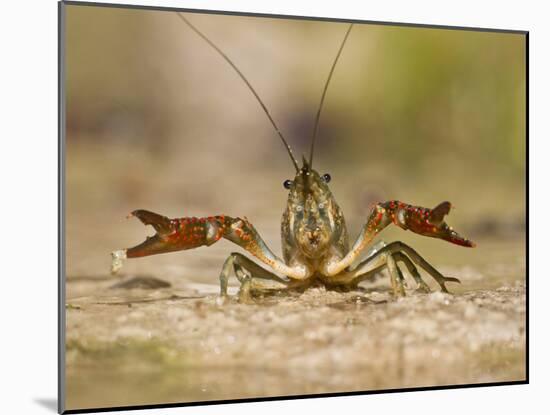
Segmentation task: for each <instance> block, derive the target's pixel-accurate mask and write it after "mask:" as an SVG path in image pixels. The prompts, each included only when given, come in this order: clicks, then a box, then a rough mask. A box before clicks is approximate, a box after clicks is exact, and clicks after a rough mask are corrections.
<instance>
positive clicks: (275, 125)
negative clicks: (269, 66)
mask: <svg viewBox="0 0 550 415" xmlns="http://www.w3.org/2000/svg"><path fill="white" fill-rule="evenodd" d="M177 14H178V16H179V17H180V19H181V20H183V21H184V22H185V23H186V24H187V26H189V27H190V28H191V30H193V31H194V32H195V33H196V34H197V35H199V36H200V37H202V38H203V39H204V40H205V41H206V43H208V44H209V45H210V46H212V48H214V50H215V51H216V52H218V53H219V54H220V55H221V56H222V58H224V59H225V60H226V61H227V63H228V64H229V65H231V67H232V68H233V69H234V70H235V72H237V74H238V75H239V76H240V77H241V79H242V80H243V81H244V83H245V84H246V86H248V88H249V89H250V91H252V93H253V94H254V96H255V97H256V99H257V100H258V102H259V103H260V105H261V106H262V108H263V110H264V112H265V114H266V115H267V118H269V121H271V124H272V125H273V128H275V131H276V132H277V134H279V137H281V140H282V142H283V144H284V145H285V147H286V151H288V155H289V156H290V159H291V160H292V163H293V164H294V168H295V169H296V171H299V170H300V168H299V167H298V162H297V161H296V159H295V158H294V155H293V154H292V149H291V148H290V146H289V145H288V143H287V142H286V140H285V138H284V137H283V134H282V133H281V131H280V130H279V127H277V124H275V121H273V118H272V117H271V114H269V111H268V110H267V107H266V106H265V104H264V103H263V101H262V100H261V98H260V96H259V95H258V93H257V92H256V90H255V89H254V88H253V87H252V85H250V82H248V79H246V77H245V76H244V75H243V73H242V72H241V71H240V70H239V68H237V66H235V64H234V63H233V62H232V61H231V59H229V57H228V56H227V55H226V54H225V53H223V52H222V51H221V49H220V48H218V47H217V46H216V45H215V44H214V43H213V42H212V41H211V40H210V39H208V38H207V37H206V35H204V34H203V33H202V32H201V31H200V30H199V29H197V28H196V27H195V26H193V25H192V24H191V22H190V21H189V20H187V19H186V18H185V16H184V15H183V14H182V13H181V12H178V13H177Z"/></svg>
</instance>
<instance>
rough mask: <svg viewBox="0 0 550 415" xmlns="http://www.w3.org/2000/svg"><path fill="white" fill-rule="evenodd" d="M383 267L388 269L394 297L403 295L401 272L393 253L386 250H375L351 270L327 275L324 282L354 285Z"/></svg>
mask: <svg viewBox="0 0 550 415" xmlns="http://www.w3.org/2000/svg"><path fill="white" fill-rule="evenodd" d="M385 268H387V269H388V272H389V274H390V282H391V286H392V290H393V293H394V295H395V296H396V297H402V296H404V295H405V287H404V285H403V283H404V278H403V274H402V273H401V271H400V269H399V268H398V267H397V265H396V260H395V258H394V257H393V254H391V253H388V252H376V253H374V254H373V255H371V256H370V257H369V258H367V259H366V260H364V261H363V262H362V263H361V264H359V265H358V266H357V267H356V268H355V269H354V270H353V271H348V272H343V273H341V274H338V275H335V276H332V277H328V278H327V279H326V282H327V283H329V284H334V285H352V286H354V285H357V284H359V283H360V282H361V281H364V280H366V279H367V278H370V277H373V276H374V275H375V274H376V273H378V272H380V271H382V270H383V269H385Z"/></svg>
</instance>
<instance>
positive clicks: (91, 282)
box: [66, 238, 526, 409]
mask: <svg viewBox="0 0 550 415" xmlns="http://www.w3.org/2000/svg"><path fill="white" fill-rule="evenodd" d="M424 239H426V238H424ZM481 242H482V243H481V244H480V246H481V247H482V248H481V249H476V250H466V249H456V250H455V248H454V247H452V246H451V248H442V250H443V252H444V253H446V252H451V253H452V254H451V255H450V256H447V257H445V256H443V257H442V258H439V259H438V260H437V261H436V262H435V265H436V266H437V267H438V268H439V269H440V270H441V271H442V272H443V273H444V274H445V275H449V276H455V277H459V278H461V280H462V284H461V285H457V284H449V289H450V290H451V291H452V292H453V294H451V295H449V294H443V293H441V292H433V293H430V294H419V293H415V292H414V291H413V290H412V289H413V288H414V282H413V281H412V280H410V281H409V287H410V290H409V291H408V296H407V297H406V298H403V299H399V300H395V299H393V298H392V296H391V295H390V291H389V282H388V278H387V277H384V276H381V278H379V279H377V280H376V281H373V282H366V283H364V284H363V285H362V286H361V287H360V289H359V290H357V291H353V292H348V293H340V292H334V291H327V290H325V289H324V288H323V287H319V288H312V289H309V290H308V291H306V292H304V293H302V294H298V293H294V294H281V295H274V296H266V297H264V298H257V299H255V301H254V303H252V304H240V303H239V302H238V301H237V300H236V297H232V298H231V299H229V300H228V301H225V302H224V303H222V302H221V301H220V299H219V298H218V296H217V292H218V286H217V284H216V281H217V275H218V272H219V267H220V266H221V263H222V262H221V261H220V258H218V257H220V255H221V250H222V248H224V247H222V248H219V249H218V250H216V249H214V250H212V251H209V250H208V249H205V248H201V249H199V250H196V251H193V253H184V254H181V255H185V257H184V258H185V261H183V260H182V257H180V258H178V257H177V256H176V255H167V256H160V257H158V258H161V257H162V259H161V260H156V259H153V260H143V262H141V263H139V264H137V262H138V261H135V262H133V263H132V262H129V263H128V267H127V268H126V271H125V272H123V273H122V276H120V277H111V276H110V275H108V274H107V273H106V272H105V273H104V274H97V275H83V274H78V273H73V274H72V275H71V274H69V275H68V277H67V306H66V310H67V372H66V373H67V408H71V409H74V408H87V407H104V406H124V405H139V404H155V403H167V402H189V401H203V400H217V399H237V398H250V397H262V396H282V395H296V394H314V393H327V392H345V391H364V390H374V389H391V388H402V387H415V386H432V385H447V384H464V383H483V382H497V381H513V380H522V379H524V378H525V340H526V338H525V336H526V335H525V322H526V321H525V294H526V293H525V251H524V241H523V240H521V238H519V240H518V238H516V239H515V241H513V242H510V241H508V242H502V241H500V242H499V241H481ZM425 243H427V244H431V243H432V242H431V241H428V242H425ZM437 243H441V242H440V241H438V242H437ZM483 246H485V247H486V248H485V249H483ZM209 249H210V248H209ZM421 252H422V251H421ZM488 253H491V255H489V254H488ZM447 255H449V254H447ZM155 258H157V257H155ZM463 258H468V259H469V260H468V263H469V265H468V266H464V265H462V263H463ZM106 260H107V258H106ZM222 260H223V256H222ZM182 264H185V265H182ZM205 264H207V266H205ZM105 265H106V266H105V270H107V262H106V263H105ZM136 270H140V271H141V272H137V271H136ZM193 276H195V277H194V278H193ZM428 278H429V277H428V276H426V277H425V279H426V280H428ZM407 279H408V280H409V277H407ZM430 285H432V283H431V282H430ZM230 292H231V293H233V294H235V293H236V292H237V287H236V286H233V287H232V288H231V291H230Z"/></svg>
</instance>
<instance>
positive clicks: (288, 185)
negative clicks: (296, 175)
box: [283, 180, 292, 189]
mask: <svg viewBox="0 0 550 415" xmlns="http://www.w3.org/2000/svg"><path fill="white" fill-rule="evenodd" d="M283 186H284V188H285V189H290V188H291V187H292V180H285V181H284V182H283Z"/></svg>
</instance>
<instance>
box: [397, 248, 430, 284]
mask: <svg viewBox="0 0 550 415" xmlns="http://www.w3.org/2000/svg"><path fill="white" fill-rule="evenodd" d="M393 258H394V259H395V261H396V262H402V263H403V264H405V266H406V267H407V270H408V271H409V274H411V276H412V277H413V278H414V280H415V282H416V283H417V284H418V288H417V290H418V291H420V292H423V293H429V292H430V287H428V284H426V283H425V282H424V280H423V279H422V277H421V276H420V274H419V272H418V270H417V269H416V267H415V265H414V264H413V262H412V261H411V260H410V258H409V257H408V256H407V255H405V254H404V253H403V252H396V253H395V254H393Z"/></svg>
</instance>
